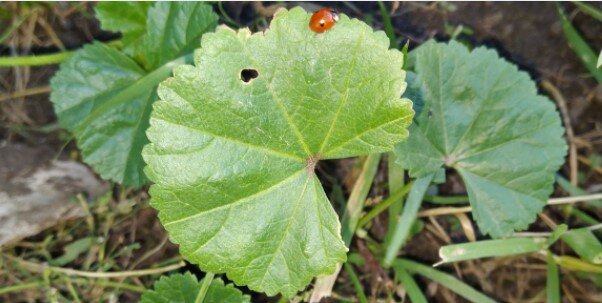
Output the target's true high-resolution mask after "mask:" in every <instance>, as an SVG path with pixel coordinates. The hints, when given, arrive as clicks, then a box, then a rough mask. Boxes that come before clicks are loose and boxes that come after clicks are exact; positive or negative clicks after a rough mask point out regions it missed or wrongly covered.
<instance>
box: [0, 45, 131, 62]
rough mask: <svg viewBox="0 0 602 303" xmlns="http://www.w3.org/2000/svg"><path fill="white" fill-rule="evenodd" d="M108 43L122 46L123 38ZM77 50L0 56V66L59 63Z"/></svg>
mask: <svg viewBox="0 0 602 303" xmlns="http://www.w3.org/2000/svg"><path fill="white" fill-rule="evenodd" d="M107 45H110V46H114V47H119V46H121V40H113V41H110V42H108V43H107ZM74 53H75V51H64V52H59V53H54V54H48V55H39V56H38V55H32V56H23V57H0V67H13V66H40V65H50V64H58V63H61V62H63V61H65V60H67V59H68V58H69V57H71V56H72V55H73V54H74Z"/></svg>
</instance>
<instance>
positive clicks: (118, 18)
mask: <svg viewBox="0 0 602 303" xmlns="http://www.w3.org/2000/svg"><path fill="white" fill-rule="evenodd" d="M153 4H154V2H143V1H140V2H100V3H98V4H97V5H96V7H95V11H96V17H97V18H98V20H100V25H101V27H102V29H104V30H106V31H112V32H116V33H118V32H120V33H121V39H122V42H123V44H124V45H125V48H124V50H123V51H124V52H125V53H127V54H128V55H129V56H132V57H137V56H138V55H139V54H140V53H141V52H142V49H143V46H144V36H145V35H144V34H145V33H146V20H147V16H148V9H149V8H150V7H151V6H152V5H153Z"/></svg>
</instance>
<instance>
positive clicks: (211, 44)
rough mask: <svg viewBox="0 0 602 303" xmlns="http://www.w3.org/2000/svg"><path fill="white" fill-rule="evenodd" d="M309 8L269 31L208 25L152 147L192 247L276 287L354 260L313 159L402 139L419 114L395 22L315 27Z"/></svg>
mask: <svg viewBox="0 0 602 303" xmlns="http://www.w3.org/2000/svg"><path fill="white" fill-rule="evenodd" d="M309 18H310V14H308V13H306V12H305V11H303V10H302V9H300V8H295V9H293V10H291V11H286V10H282V11H280V12H279V13H278V14H276V16H275V17H274V20H273V21H272V24H271V26H270V28H269V29H268V30H267V31H266V32H265V33H258V34H254V35H251V33H250V32H249V31H248V30H246V29H243V30H240V31H238V32H235V31H233V30H231V29H229V28H227V27H221V28H219V29H218V30H217V32H216V33H213V34H207V35H204V36H203V41H202V48H201V49H200V50H198V51H197V52H196V53H195V60H194V62H195V66H190V65H184V66H179V67H178V68H176V69H175V71H174V78H170V79H168V80H166V81H165V82H163V83H162V84H161V85H160V86H159V89H158V94H159V97H160V101H158V102H156V103H155V104H154V110H153V113H152V115H151V127H150V128H149V130H148V133H147V134H148V137H149V139H150V141H151V143H150V144H149V145H147V146H146V148H145V149H144V151H143V155H144V158H145V160H146V162H147V164H148V166H147V169H146V173H147V175H148V176H149V178H150V179H151V180H152V181H153V182H155V185H153V186H152V187H151V189H150V193H151V196H152V201H151V205H153V206H154V207H155V208H157V209H158V210H159V211H160V213H159V217H160V219H161V221H162V223H163V225H164V226H165V228H166V229H167V230H168V232H169V234H170V239H171V240H172V241H174V242H175V243H178V244H179V245H180V251H181V253H182V255H183V256H184V257H185V258H187V259H188V260H189V261H191V262H194V263H198V264H199V265H200V267H201V269H203V270H205V271H210V272H216V273H219V272H226V273H227V275H228V277H229V278H230V279H232V280H233V281H234V282H236V283H237V284H239V285H248V286H249V288H251V289H253V290H257V291H263V292H265V293H267V294H268V295H274V294H276V293H278V292H280V293H283V294H284V295H286V296H289V297H290V296H292V295H294V294H295V293H296V292H297V291H298V290H300V289H302V288H303V287H305V286H306V285H307V284H308V283H309V282H310V280H311V279H312V278H313V277H314V276H317V275H320V274H326V273H331V272H333V271H334V269H335V266H336V263H338V262H343V261H345V259H346V251H347V249H346V247H345V245H344V244H343V241H342V240H341V235H340V223H339V221H338V219H337V215H336V213H335V212H334V210H333V208H332V206H331V205H330V203H329V201H328V199H327V197H326V195H325V193H324V190H323V188H322V186H321V184H320V181H319V180H318V178H317V177H316V175H315V172H314V170H315V165H316V162H317V161H318V160H320V159H336V158H343V157H353V156H358V155H365V154H370V153H377V152H385V151H388V150H391V149H392V147H393V145H394V144H396V143H398V142H400V141H401V140H403V139H405V138H406V137H407V135H408V132H407V129H406V128H407V126H408V124H409V123H410V122H411V119H412V115H413V112H412V109H411V102H409V101H408V100H406V99H400V95H401V93H402V92H403V90H404V89H405V86H406V84H405V82H404V72H403V71H402V69H401V67H402V64H403V55H402V54H401V53H400V52H399V51H397V50H388V46H389V40H388V39H387V37H386V35H385V34H384V33H382V32H378V33H374V32H373V30H372V29H371V28H370V27H368V26H367V25H366V24H364V23H362V22H361V21H358V20H350V19H349V18H348V17H346V16H344V15H342V16H341V20H340V21H339V22H338V23H337V25H336V26H335V27H334V28H333V29H331V30H329V31H327V32H325V33H323V34H316V33H314V32H312V31H311V30H310V29H309V28H308V26H307V23H308V20H309ZM245 69H247V70H255V71H257V77H256V78H254V79H247V80H248V81H247V82H245V81H243V79H242V78H241V72H242V71H243V70H245Z"/></svg>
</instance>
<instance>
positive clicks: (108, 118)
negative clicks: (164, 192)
mask: <svg viewBox="0 0 602 303" xmlns="http://www.w3.org/2000/svg"><path fill="white" fill-rule="evenodd" d="M191 5H192V6H193V7H191ZM133 6H137V5H130V6H126V7H124V8H123V9H124V14H123V15H121V18H127V17H129V16H130V15H131V14H130V13H128V12H130V11H134V10H135V9H134V8H132V7H133ZM111 7H112V6H111V5H104V6H100V8H98V9H99V11H102V12H103V13H102V14H99V17H102V18H106V20H108V21H106V20H105V19H102V20H101V21H102V22H103V25H105V26H109V25H106V24H111V26H109V28H111V29H112V28H115V29H116V28H120V24H122V23H119V22H118V21H117V20H118V19H119V17H120V15H119V13H120V11H119V10H116V9H109V8H111ZM184 8H186V9H193V11H195V12H197V13H198V12H211V7H210V6H208V5H205V4H202V3H192V4H189V3H185V4H182V3H173V2H172V3H159V4H157V5H156V6H155V7H153V8H152V9H151V10H150V11H149V13H148V21H147V24H148V26H149V27H152V29H153V33H154V32H155V31H157V30H161V29H163V30H164V31H165V34H164V35H163V39H162V40H153V38H147V39H145V41H154V42H156V43H158V45H152V44H150V42H148V43H147V47H149V48H150V47H154V48H156V49H159V48H162V49H170V50H171V52H170V53H169V54H167V55H163V56H161V58H162V59H161V60H160V61H157V63H158V64H157V65H152V66H150V67H147V68H146V69H144V68H143V67H142V66H140V65H139V64H138V63H137V62H136V61H135V60H134V59H132V58H131V57H129V56H128V55H126V54H125V53H124V52H121V51H119V50H117V49H114V48H111V47H108V46H106V45H103V44H101V43H98V42H96V43H93V44H91V45H87V46H85V47H84V48H82V49H81V50H79V51H77V52H76V53H75V55H74V56H72V57H71V58H69V59H68V60H67V61H65V62H64V63H63V64H61V69H60V71H59V72H58V73H57V74H56V75H55V77H54V78H53V79H52V82H51V87H52V95H51V97H50V99H51V100H52V102H53V103H54V108H55V112H56V114H57V116H58V118H59V121H60V122H61V124H62V125H63V127H65V128H66V129H68V130H69V131H71V132H73V133H74V135H75V137H76V138H77V140H78V146H79V147H80V149H81V150H82V155H83V159H84V161H85V162H86V163H88V164H90V165H91V166H92V167H94V169H95V170H96V171H97V172H98V173H99V174H100V175H101V176H102V177H103V178H105V179H111V180H114V181H117V182H120V183H123V184H125V185H131V186H141V185H143V184H144V183H145V181H146V178H145V175H144V173H143V171H142V169H143V168H144V165H145V164H144V161H143V160H142V157H141V152H142V147H143V146H144V145H145V144H146V143H148V139H147V138H146V135H145V131H146V129H147V127H148V118H149V114H150V111H151V109H152V106H151V105H152V103H153V102H154V100H155V99H156V93H155V90H156V87H157V85H158V84H159V82H161V81H162V80H164V79H166V78H167V77H169V76H170V75H171V71H172V68H173V67H174V66H175V65H177V64H181V63H184V61H185V60H186V58H188V61H191V59H192V54H191V53H188V54H187V53H186V52H187V51H188V52H190V49H189V48H190V47H191V46H192V45H196V46H197V47H198V46H199V45H200V39H199V36H200V34H199V33H200V32H201V31H207V30H212V29H213V28H214V27H215V20H216V17H215V16H211V17H207V14H203V15H202V16H203V17H207V18H206V19H201V18H199V17H198V16H188V17H190V19H186V16H180V17H181V18H179V19H178V20H177V21H174V22H175V23H174V22H171V23H170V22H164V23H161V24H157V23H156V22H157V21H156V20H157V19H161V18H162V16H163V15H165V14H168V12H171V11H174V10H175V11H178V10H181V9H184ZM138 9H142V8H141V7H140V8H138ZM138 19H139V18H138ZM105 21H106V22H105ZM132 22H134V21H132ZM136 22H138V21H136ZM136 22H134V23H136ZM184 23H185V24H186V26H185V27H181V26H180V25H182V24H184ZM176 25H178V26H176ZM123 26H124V29H126V30H128V32H127V33H131V32H130V31H129V27H127V26H125V25H123ZM161 26H162V27H161ZM136 30H137V29H136ZM188 33H193V34H190V35H189V34H188ZM151 36H154V34H145V37H151ZM153 58H154V57H153ZM143 61H148V60H143Z"/></svg>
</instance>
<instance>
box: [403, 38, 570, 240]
mask: <svg viewBox="0 0 602 303" xmlns="http://www.w3.org/2000/svg"><path fill="white" fill-rule="evenodd" d="M409 60H410V61H411V62H412V65H413V66H415V70H416V73H417V74H418V80H417V81H418V82H419V85H420V88H421V93H422V94H421V95H422V97H423V98H424V108H423V109H422V111H421V113H420V114H419V115H417V117H416V119H415V123H414V124H413V125H412V127H410V133H411V135H410V138H409V139H408V140H407V141H406V142H404V143H402V144H399V145H398V146H397V147H396V149H395V153H396V155H397V159H398V162H399V163H400V164H401V165H402V166H403V167H407V168H409V170H410V175H411V176H413V177H420V176H424V175H426V174H429V173H433V172H435V171H437V170H438V169H440V168H441V167H442V166H447V167H453V168H455V169H456V170H457V171H458V172H459V173H460V175H461V176H462V179H463V180H464V183H465V185H466V188H467V191H468V196H469V200H470V203H471V205H472V207H473V215H474V216H475V219H476V220H477V223H478V225H479V227H480V229H481V230H482V231H483V232H484V233H488V234H490V235H492V236H494V237H501V236H505V235H508V234H509V233H511V232H512V231H513V230H515V229H524V228H526V227H527V225H528V224H529V223H531V222H532V221H533V220H534V219H535V215H536V214H537V213H538V212H539V211H541V209H542V207H543V206H544V205H545V203H546V200H547V198H548V196H549V195H550V193H551V191H552V185H553V183H554V172H555V171H557V170H558V168H559V167H560V165H561V164H562V163H563V159H564V155H565V153H566V144H565V141H564V140H563V138H562V135H563V133H564V129H563V127H562V126H561V123H560V118H559V115H558V113H557V112H556V110H555V107H554V103H552V102H551V101H550V100H549V99H547V98H545V97H543V96H539V95H537V89H536V87H535V85H534V83H533V81H531V79H529V76H528V75H527V74H526V73H524V72H519V71H518V70H517V68H516V67H515V66H514V65H512V64H510V63H508V62H506V61H505V60H503V59H500V58H499V57H498V55H497V54H496V53H495V51H492V50H488V49H486V48H483V47H480V48H477V49H475V50H473V51H472V52H469V51H468V50H467V49H466V48H465V47H464V46H462V45H461V44H459V43H457V42H450V43H449V44H443V43H435V42H432V41H431V42H428V43H426V44H425V45H423V46H421V47H419V48H418V49H416V50H415V51H413V52H412V53H411V55H410V58H409Z"/></svg>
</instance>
